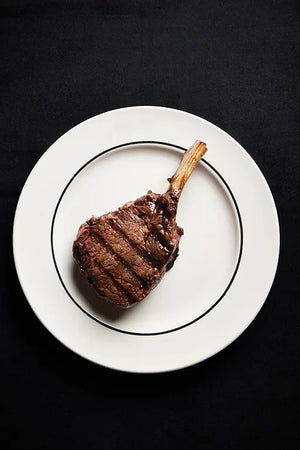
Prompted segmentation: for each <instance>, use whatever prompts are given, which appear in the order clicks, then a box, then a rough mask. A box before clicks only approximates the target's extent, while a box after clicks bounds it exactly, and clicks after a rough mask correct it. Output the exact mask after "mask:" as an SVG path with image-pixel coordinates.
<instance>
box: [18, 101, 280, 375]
mask: <svg viewBox="0 0 300 450" xmlns="http://www.w3.org/2000/svg"><path fill="white" fill-rule="evenodd" d="M197 138H199V139H201V140H202V141H204V142H206V144H207V146H208V149H209V150H208V153H207V154H206V155H205V159H204V160H203V161H202V162H201V163H200V164H199V166H198V167H197V168H196V170H195V171H194V173H193V174H192V176H191V178H190V180H189V182H188V184H187V185H186V187H185V189H184V192H183V194H182V197H181V199H180V204H179V211H178V216H177V222H178V224H179V225H180V226H182V227H183V228H184V230H185V234H184V236H183V237H182V239H181V242H180V255H179V257H178V259H177V260H176V262H175V264H174V267H173V268H172V269H171V270H170V271H169V272H168V273H167V274H166V276H165V277H164V278H163V280H162V281H161V283H160V284H159V285H158V287H157V288H156V289H155V290H154V291H152V292H151V294H150V295H149V296H148V297H147V298H146V299H145V300H144V301H143V302H142V303H141V304H139V305H136V306H134V307H133V308H131V309H130V310H125V311H120V310H119V309H117V308H116V307H114V306H111V305H109V304H106V303H103V302H102V301H101V300H99V298H97V296H96V294H94V292H93V291H92V290H91V288H90V286H89V285H88V284H87V283H86V281H85V280H84V279H83V278H82V277H81V276H80V274H79V272H78V269H77V268H76V267H75V264H74V262H73V259H72V242H73V240H74V238H75V236H76V232H77V229H78V227H79V225H80V224H81V223H82V222H84V221H85V220H86V219H88V218H90V217H91V216H92V214H94V215H101V214H103V213H105V212H108V211H111V210H115V209H117V208H118V206H121V205H122V204H124V203H125V202H126V201H128V200H134V199H135V198H137V197H139V196H141V195H143V194H145V193H146V192H147V190H148V189H151V190H153V191H154V192H158V193H161V192H163V191H165V190H166V189H167V185H168V183H167V181H166V179H167V177H169V176H171V175H172V174H173V173H174V172H175V170H176V167H177V165H178V163H179V160H180V157H181V155H182V152H183V149H185V148H187V147H188V146H189V145H190V144H191V143H192V142H193V141H194V140H195V139H197ZM13 244H14V257H15V263H16V268H17V272H18V276H19V279H20V282H21V285H22V288H23V290H24V293H25V295H26V297H27V299H28V301H29V303H30V305H31V307H32V308H33V310H34V312H35V313H36V315H37V316H38V318H39V319H40V320H41V322H42V323H43V324H44V325H45V326H46V327H47V328H48V330H49V331H50V332H51V333H52V334H53V335H54V336H55V337H56V338H57V339H59V340H60V341H61V342H62V343H64V344H65V345H66V346H67V347H69V348H70V349H71V350H73V351H74V352H76V353H78V354H79V355H81V356H83V357H85V358H87V359H89V360H91V361H94V362H96V363H98V364H102V365H104V366H107V367H111V368H114V369H120V370H125V371H131V372H162V371H168V370H174V369H179V368H182V367H186V366H189V365H192V364H195V363H197V362H199V361H202V360H204V359H206V358H208V357H209V356H212V355H213V354H215V353H216V352H218V351H220V350H221V349H223V348H224V347H226V346H227V345H228V344H230V343H231V342H232V341H233V340H234V339H235V338H237V337H238V336H239V335H240V333H241V332H242V331H243V330H245V328H246V327H247V326H248V325H249V324H250V322H251V321H252V320H253V319H254V317H255V316H256V314H257V313H258V311H259V309H260V308H261V306H262V305H263V303H264V301H265V299H266V297H267V294H268V292H269V289H270V287H271V284H272V281H273V279H274V275H275V272H276V266H277V260H278V254H279V227H278V219H277V214H276V209H275V205H274V201H273V198H272V195H271V192H270V190H269V188H268V185H267V183H266V181H265V179H264V178H263V176H262V174H261V172H260V170H259V169H258V167H257V166H256V164H255V163H254V162H253V160H252V159H251V158H250V156H249V155H248V154H247V153H246V151H245V150H244V149H243V148H242V147H241V146H240V145H239V144H238V143H237V142H236V141H235V140H234V139H232V138H231V137H230V136H229V135H228V134H226V133H225V132H224V131H222V130H220V129H219V128H217V127H216V126H215V125H212V124H211V123H209V122H207V121H206V120H204V119H201V118H199V117H196V116H193V115H191V114H188V113H185V112H182V111H177V110H173V109H168V108H161V107H151V106H145V107H132V108H124V109H118V110H114V111H110V112H107V113H104V114H100V115H98V116H96V117H93V118H91V119H89V120H87V121H85V122H83V123H81V124H80V125H78V126H76V127H75V128H73V129H71V130H70V131H68V132H67V133H66V134H65V135H63V136H62V137H61V138H60V139H58V141H56V142H55V143H54V144H53V145H52V146H51V147H50V148H49V149H48V151H47V152H46V153H45V154H44V155H43V156H42V157H41V159H40V160H39V161H38V163H37V164H36V166H35V167H34V169H33V170H32V172H31V174H30V176H29V177H28V179H27V181H26V183H25V186H24V188H23V191H22V193H21V196H20V199H19V202H18V206H17V210H16V215H15V222H14V233H13Z"/></svg>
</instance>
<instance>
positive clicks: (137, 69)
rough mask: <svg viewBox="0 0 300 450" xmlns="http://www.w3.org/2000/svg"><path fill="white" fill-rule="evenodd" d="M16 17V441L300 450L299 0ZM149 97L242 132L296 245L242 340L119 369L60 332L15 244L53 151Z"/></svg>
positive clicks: (4, 205) (11, 364) (5, 293)
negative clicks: (34, 185) (160, 369)
mask: <svg viewBox="0 0 300 450" xmlns="http://www.w3.org/2000/svg"><path fill="white" fill-rule="evenodd" d="M0 13H1V44H2V45H1V60H0V61H1V62H0V66H1V93H0V101H1V108H0V126H1V152H0V158H1V160H0V189H1V216H0V217H1V243H2V251H1V264H2V270H1V274H2V277H3V280H2V283H1V311H0V332H1V339H0V345H1V372H0V373H1V395H0V398H1V400H0V402H1V404H2V420H1V428H2V431H1V433H0V441H3V442H4V443H5V445H4V446H2V448H5V449H27V448H28V449H51V450H52V449H54V448H78V449H96V448H97V449H125V448H130V449H153V448H162V449H168V448H173V447H182V448H192V449H194V448H197V449H198V448H199V449H231V448H232V449H248V448H267V445H272V446H273V447H272V448H280V449H283V448H288V449H291V448H295V447H296V442H297V436H299V435H298V431H297V419H296V418H297V412H299V409H298V405H299V397H298V396H297V393H298V392H299V391H298V377H299V365H298V364H297V357H298V356H299V327H298V325H299V288H298V284H299V271H298V266H299V263H298V261H299V257H298V252H299V206H298V204H299V193H300V189H299V178H300V177H299V163H300V155H299V113H298V108H299V59H297V57H298V58H299V40H300V39H299V13H298V12H297V8H296V2H294V1H270V0H267V1H261V2H255V1H226V2H225V1H215V0H212V1H192V0H190V1H188V0H186V1H179V0H166V1H159V0H145V1H142V0H138V1H113V0H110V1H96V0H93V1H92V0H86V1H79V0H77V1H75V0H74V1H71V0H70V1H65V0H62V1H59V0H52V1H38V0H33V1H25V0H24V1H22V2H17V1H15V0H12V1H2V2H1V4H0ZM143 104H148V105H149V104H150V105H163V106H169V107H174V108H179V109H183V110H186V111H189V112H191V113H194V114H197V115H199V116H201V117H203V118H205V119H207V120H209V121H211V122H213V123H215V124H216V125H218V126H220V127H221V128H222V129H224V130H225V131H227V132H228V133H230V134H231V135H232V136H233V137H234V138H235V139H237V141H239V142H240V143H241V144H242V145H243V146H244V147H245V148H246V149H247V151H248V152H249V153H250V155H251V156H252V157H253V158H254V160H255V161H256V162H257V164H258V165H259V167H260V168H261V170H262V172H263V173H264V175H265V177H266V179H267V181H268V183H269V185H270V187H271V190H272V192H273V195H274V198H275V201H276V205H277V208H278V212H279V220H280V226H281V239H282V242H281V256H280V261H279V267H278V272H277V276H276V279H275V282H274V284H273V287H272V290H271V292H270V294H269V297H268V299H267V301H266V303H265V305H264V307H263V308H262V310H261V312H260V313H259V314H258V316H257V318H256V319H255V320H254V322H253V323H252V324H251V326H250V327H249V328H248V329H247V330H246V331H245V332H244V333H243V334H242V336H241V337H240V338H239V339H238V340H236V341H235V342H234V343H233V344H232V345H230V346H229V347H228V348H226V349H225V350H224V351H222V352H221V353H219V354H217V355H216V356H214V357H213V358H211V359H209V360H207V361H205V362H203V363H200V364H198V365H196V366H194V367H191V368H188V369H184V370H181V371H178V372H173V373H167V374H157V375H133V374H125V373H119V372H115V371H112V370H108V369H104V368H102V367H100V366H97V365H94V364H92V363H90V362H88V361H85V360H84V359H81V358H80V357H78V356H77V355H75V354H73V353H72V352H71V351H69V350H68V349H66V348H64V347H63V346H62V345H61V344H60V343H59V342H58V341H56V339H55V338H54V337H53V336H52V335H51V334H50V333H49V332H48V331H46V329H45V328H44V327H43V326H42V325H41V324H40V322H39V321H38V319H37V318H36V317H35V315H34V313H33V312H32V311H31V309H30V307H29V305H28V303H27V301H26V300H25V297H24V295H23V293H22V290H21V288H20V286H19V283H18V280H17V277H16V273H15V269H14V263H13V257H12V245H11V235H12V224H13V216H14V211H15V207H16V203H17V199H18V196H19V194H20V190H21V188H22V185H23V183H24V182H25V180H26V177H27V176H28V174H29V172H30V170H31V169H32V167H33V166H34V164H35V163H36V161H37V160H38V158H39V157H40V156H41V155H42V154H43V152H44V151H45V150H46V149H47V148H48V147H49V145H50V144H51V143H53V142H54V141H55V140H56V139H57V138H58V137H59V136H60V135H61V134H62V133H64V132H65V131H67V130H68V129H69V128H71V127H73V126H74V125H76V124H78V123H79V122H81V121H83V120H85V119H87V118H89V117H91V116H93V115H95V114H99V113H101V112H104V111H107V110H110V109H113V108H118V107H122V106H129V105H143ZM253 282H255V280H253ZM297 391H298V392H297ZM297 399H298V405H297ZM297 409H298V411H297ZM270 448H271V447H270Z"/></svg>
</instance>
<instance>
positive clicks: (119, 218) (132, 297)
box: [73, 191, 183, 307]
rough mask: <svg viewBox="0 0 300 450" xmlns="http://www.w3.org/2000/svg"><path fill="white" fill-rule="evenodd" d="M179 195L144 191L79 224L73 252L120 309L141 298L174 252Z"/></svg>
mask: <svg viewBox="0 0 300 450" xmlns="http://www.w3.org/2000/svg"><path fill="white" fill-rule="evenodd" d="M178 199H179V195H178V194H176V193H173V192H166V193H164V194H162V195H159V194H155V193H153V192H151V191H148V193H147V195H145V196H143V197H140V198H138V199H137V200H135V201H134V202H128V203H126V204H125V205H124V206H123V207H121V208H119V209H118V211H113V212H110V213H108V214H105V215H103V216H100V217H98V218H95V217H92V218H91V219H90V220H88V221H87V222H85V223H84V224H83V225H81V227H80V229H79V231H78V234H77V238H76V240H75V242H74V244H73V255H74V258H75V260H76V261H77V263H78V265H79V267H80V270H81V272H82V273H83V274H84V275H85V276H86V278H87V280H88V281H89V282H90V283H91V284H92V285H93V287H94V288H95V289H96V291H97V292H98V293H99V294H100V295H101V296H104V297H107V298H108V299H109V300H112V301H113V302H115V303H117V304H118V305H119V306H122V307H129V306H131V305H133V304H134V303H137V302H140V301H141V300H143V298H145V297H146V296H147V295H148V294H149V292H150V291H151V289H153V288H154V287H155V286H156V285H157V283H158V282H159V281H160V279H161V278H162V276H163V275H164V274H165V272H166V270H168V269H170V268H171V267H172V265H173V263H174V260H175V259H176V257H177V255H178V244H179V240H180V237H181V235H182V234H183V230H182V228H180V227H178V226H177V224H176V211H177V205H178Z"/></svg>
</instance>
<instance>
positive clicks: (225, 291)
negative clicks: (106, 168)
mask: <svg viewBox="0 0 300 450" xmlns="http://www.w3.org/2000/svg"><path fill="white" fill-rule="evenodd" d="M142 144H155V145H165V146H169V147H173V148H177V149H179V150H182V151H184V152H185V151H186V149H185V148H184V147H181V146H180V145H176V144H170V143H169V142H162V141H133V142H127V143H125V144H120V145H116V146H114V147H111V148H109V149H107V150H104V151H103V152H100V153H98V154H97V155H96V156H94V157H93V158H91V159H90V160H89V161H87V162H86V163H85V164H84V165H83V166H81V167H80V169H78V170H77V172H75V174H74V175H73V176H72V178H71V179H70V180H69V181H68V183H67V185H66V186H65V188H64V189H63V191H62V193H61V195H60V197H59V199H58V202H57V204H56V207H55V210H54V213H53V218H52V223H51V232H50V243H51V253H52V258H53V262H54V266H55V270H56V272H57V275H58V278H59V280H60V282H61V284H62V286H63V288H64V290H65V291H66V293H67V294H68V296H69V297H70V299H71V300H72V302H73V303H74V304H75V305H76V306H77V307H78V308H79V309H80V310H81V311H82V312H83V313H84V314H86V315H87V316H89V317H90V318H91V319H93V320H95V321H96V322H98V323H99V324H100V325H103V326H104V327H106V328H109V329H111V330H113V331H118V332H119V333H123V334H130V335H135V336H157V335H160V334H167V333H173V332H174V331H178V330H181V329H183V328H186V327H188V326H190V325H192V324H194V323H195V322H197V321H198V320H200V319H202V317H204V316H206V315H207V314H208V313H209V312H210V311H211V310H212V309H213V308H215V306H217V304H218V303H220V301H221V300H222V299H223V298H224V297H225V295H226V294H227V292H228V291H229V289H230V287H231V285H232V283H233V281H234V279H235V277H236V274H237V272H238V269H239V266H240V262H241V258H242V252H243V224H242V218H241V213H240V210H239V207H238V204H237V201H236V199H235V197H234V195H233V192H232V190H231V189H230V187H229V185H228V183H227V182H226V181H225V179H224V178H223V176H222V175H221V174H220V173H219V172H218V171H217V169H215V168H214V167H213V166H212V165H211V164H210V163H209V162H207V161H206V160H205V159H204V158H202V159H201V162H203V163H204V164H206V165H207V166H208V167H210V168H211V169H212V171H213V172H215V174H216V175H217V176H218V177H219V178H220V180H221V181H222V182H223V184H224V185H225V187H226V188H227V190H228V192H229V194H230V197H231V199H232V201H233V204H234V206H235V209H236V213H237V216H238V221H239V226H240V250H239V256H238V260H237V263H236V267H235V270H234V272H233V275H232V277H231V279H230V281H229V283H228V285H227V287H226V289H225V290H224V292H223V293H222V295H221V296H220V297H219V298H218V300H217V301H216V302H215V303H214V304H213V305H212V306H211V307H210V308H208V309H207V310H206V311H205V312H204V313H203V314H201V315H200V316H198V317H196V318H195V319H193V320H191V321H190V322H188V323H186V324H184V325H180V326H178V327H175V328H171V329H170V330H165V331H157V332H152V333H138V332H135V331H126V330H122V329H119V328H116V327H114V326H112V325H109V324H107V323H105V322H102V321H101V320H99V319H98V318H97V317H95V316H93V315H92V314H91V313H89V312H88V311H86V310H85V309H84V308H83V307H82V306H81V305H80V304H79V303H77V302H76V300H75V299H74V298H73V297H72V295H71V294H70V292H69V291H68V289H67V287H66V285H65V283H64V281H63V279H62V277H61V274H60V272H59V270H58V266H57V263H56V259H55V253H54V245H53V230H54V223H55V218H56V214H57V211H58V208H59V205H60V202H61V200H62V198H63V196H64V194H65V192H66V190H67V189H68V187H69V186H70V184H71V183H72V181H73V180H74V178H76V177H77V175H78V174H79V173H80V172H81V171H82V170H83V169H84V168H85V167H86V166H88V165H89V164H90V163H92V162H93V161H95V159H97V158H99V157H100V156H103V155H105V154H106V153H108V152H110V151H112V150H116V149H118V148H122V147H128V146H129V145H142Z"/></svg>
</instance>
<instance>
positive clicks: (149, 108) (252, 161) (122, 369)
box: [12, 105, 280, 373]
mask: <svg viewBox="0 0 300 450" xmlns="http://www.w3.org/2000/svg"><path fill="white" fill-rule="evenodd" d="M132 109H134V110H138V109H147V110H153V109H158V110H164V111H170V112H175V113H176V114H183V115H185V116H190V117H191V118H193V119H195V118H196V119H198V120H200V121H202V122H204V123H206V124H207V125H208V126H209V127H212V128H213V129H214V130H216V131H217V132H218V133H220V134H223V135H224V136H226V137H227V138H229V139H230V140H231V141H233V143H234V144H235V145H237V146H238V147H239V150H241V151H242V153H243V155H244V156H245V157H246V158H247V159H248V160H249V161H250V162H251V163H252V165H253V167H254V168H255V169H256V173H257V174H258V175H259V176H260V179H261V181H262V182H263V184H264V187H265V189H266V191H267V193H268V201H269V202H270V206H271V207H272V208H271V209H272V213H273V218H274V219H276V220H275V221H276V236H273V239H275V237H276V249H277V252H276V261H275V260H274V263H275V264H273V265H274V270H273V275H272V277H271V279H270V280H269V283H268V286H269V287H268V290H267V293H266V294H264V295H263V296H262V297H263V299H262V300H261V302H260V306H259V309H258V310H256V312H255V313H254V314H252V317H251V318H250V320H249V321H248V323H247V325H246V326H243V327H242V329H241V330H240V331H239V332H238V333H237V334H235V337H233V338H230V340H229V341H226V342H225V343H224V345H223V346H220V347H219V348H218V349H216V350H215V351H214V352H213V353H210V354H209V355H207V356H205V357H202V358H198V359H197V360H196V361H192V362H190V363H183V364H179V363H177V364H175V366H174V365H173V366H172V367H170V368H167V369H166V368H164V369H163V370H155V369H152V370H141V369H134V368H127V367H125V368H124V367H122V368H120V367H117V366H113V365H107V364H105V363H103V362H100V361H97V360H95V359H93V358H91V357H89V356H86V355H84V354H82V353H81V352H80V351H77V350H76V349H74V346H71V345H68V344H67V343H65V342H64V341H63V340H61V339H60V338H59V337H58V336H57V335H56V334H55V332H53V331H52V330H51V329H50V328H51V327H50V328H49V327H48V325H47V324H46V323H45V321H44V320H42V319H41V317H40V316H39V314H38V313H37V311H36V310H35V308H34V307H33V305H32V303H31V302H30V300H29V297H30V295H28V293H27V292H26V289H25V287H24V285H23V283H22V276H21V273H20V272H21V268H20V267H19V265H18V257H17V254H16V253H17V252H16V240H17V237H16V223H17V222H16V221H17V218H18V214H19V209H20V204H21V200H22V199H23V196H24V195H25V194H24V193H25V190H26V186H27V185H28V184H29V181H30V178H31V175H32V174H33V173H34V171H35V170H37V169H38V166H39V163H40V161H41V160H42V159H43V157H44V156H45V154H46V153H47V152H48V151H51V148H52V146H54V145H55V144H56V143H57V142H58V141H60V140H61V139H62V138H63V137H64V136H66V135H67V134H68V133H70V132H72V131H73V130H74V129H76V128H78V127H80V126H81V125H82V124H84V123H86V122H90V121H92V120H94V119H97V118H99V117H100V116H107V115H109V114H114V113H116V112H118V111H123V112H126V111H128V110H132ZM12 238H13V239H12V240H13V256H14V261H15V267H16V272H17V275H18V279H19V282H20V285H21V287H22V290H23V293H24V296H25V298H26V300H27V302H28V303H29V305H30V307H31V309H32V310H33V312H34V313H35V314H36V316H37V317H38V319H39V320H40V321H41V323H42V324H43V325H44V326H45V328H46V329H47V330H48V331H49V332H50V333H51V334H52V335H53V336H54V337H55V338H56V339H57V340H59V341H60V342H61V343H62V344H63V345H64V346H65V347H67V348H69V349H70V350H72V351H74V352H75V353H77V354H78V355H80V356H81V357H83V358H85V359H87V360H89V361H92V362H94V363H95V364H99V365H102V366H104V367H107V368H110V369H114V370H120V371H124V372H131V373H157V372H169V371H173V370H179V369H182V368H185V367H189V366H192V365H194V364H197V363H199V362H201V361H203V360H205V359H207V358H209V357H211V356H213V355H215V354H216V353H218V352H219V351H221V350H222V349H223V348H225V347H227V346H228V345H230V344H231V343H232V342H233V341H234V340H235V339H237V338H238V337H239V336H240V335H241V334H242V333H243V332H244V331H245V329H246V328H247V327H248V326H249V325H250V323H251V322H252V321H253V320H254V318H255V317H256V316H257V314H258V312H259V311H260V309H261V308H262V306H263V305H264V303H265V301H266V299H267V297H268V295H269V292H270V290H271V288H272V285H273V282H274V278H275V275H276V272H277V268H278V261H279V255H280V226H279V220H278V214H277V209H276V204H275V201H274V198H273V195H272V192H271V189H270V187H269V185H268V183H267V181H266V179H265V177H264V175H263V173H262V171H261V169H260V168H259V167H258V165H257V164H256V162H255V160H254V159H253V158H252V157H251V156H250V155H249V154H248V153H247V151H246V150H245V149H244V148H243V147H242V146H241V145H240V144H239V143H238V142H237V141H236V140H235V139H234V138H233V137H232V136H231V135H229V134H228V133H227V132H225V131H224V130H222V129H221V128H219V127H218V126H217V125H215V124H213V123H211V122H209V121H208V120H206V119H203V118H202V117H199V116H197V115H194V114H191V113H189V112H185V111H182V110H178V109H174V108H168V107H162V106H147V105H141V106H129V107H125V108H116V109H113V110H109V111H106V112H103V113H100V114H97V115H95V116H92V117H90V118H88V119H86V120H84V121H82V122H80V123H79V124H77V125H75V126H74V127H72V128H70V129H69V130H67V131H66V132H65V133H64V134H62V135H61V136H60V137H59V138H58V139H57V140H55V141H54V142H53V143H52V144H51V145H50V147H49V148H48V149H47V150H46V151H45V152H43V154H42V155H41V156H40V158H39V159H38V160H37V162H36V163H35V165H34V167H33V168H32V170H31V171H30V173H29V175H28V177H27V179H26V181H25V183H24V185H23V188H22V190H21V193H20V196H19V199H18V202H17V206H16V210H15V215H14V223H13V236H12Z"/></svg>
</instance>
